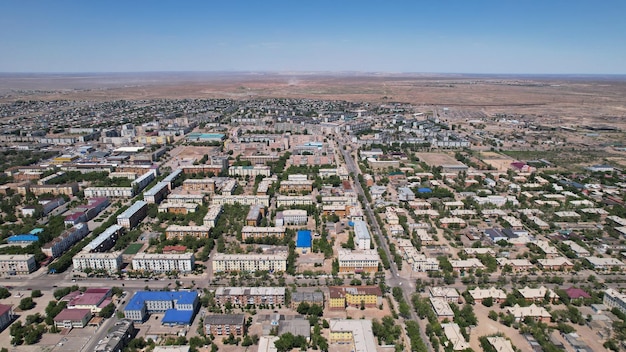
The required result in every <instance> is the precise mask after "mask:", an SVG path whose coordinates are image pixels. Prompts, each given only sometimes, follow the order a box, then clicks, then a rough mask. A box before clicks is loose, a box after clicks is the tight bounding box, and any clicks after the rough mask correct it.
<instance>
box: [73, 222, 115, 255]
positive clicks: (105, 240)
mask: <svg viewBox="0 0 626 352" xmlns="http://www.w3.org/2000/svg"><path fill="white" fill-rule="evenodd" d="M123 232H124V228H123V227H121V226H120V225H116V224H113V225H111V226H109V227H108V228H107V229H106V230H104V232H102V233H101V234H99V235H98V237H96V238H95V239H94V240H93V241H91V242H89V244H87V245H86V246H85V247H84V248H83V250H84V251H86V252H106V251H108V250H109V249H111V248H112V247H113V246H114V245H115V241H117V238H118V237H119V236H120V235H121V234H122V233H123Z"/></svg>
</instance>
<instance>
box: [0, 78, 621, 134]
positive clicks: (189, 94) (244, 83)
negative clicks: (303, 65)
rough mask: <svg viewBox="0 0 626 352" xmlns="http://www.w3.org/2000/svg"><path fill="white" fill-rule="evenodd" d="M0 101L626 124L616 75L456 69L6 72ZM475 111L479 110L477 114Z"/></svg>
mask: <svg viewBox="0 0 626 352" xmlns="http://www.w3.org/2000/svg"><path fill="white" fill-rule="evenodd" d="M0 78H1V79H0V82H1V83H0V94H4V95H3V96H0V103H1V102H7V101H14V100H16V99H19V98H28V99H42V100H54V99H69V100H112V99H129V100H136V99H158V98H171V99H178V98H227V99H250V98H266V97H283V98H310V99H321V100H347V101H371V102H379V103H385V102H405V103H411V104H414V105H423V106H440V107H446V106H447V107H466V108H471V110H475V111H479V112H483V113H484V114H486V115H491V114H494V113H507V114H520V115H524V114H527V115H528V114H530V115H536V116H537V117H538V118H541V119H545V121H546V122H547V123H549V122H550V121H554V122H556V123H565V122H568V121H569V122H572V123H576V124H589V123H591V122H593V121H597V122H601V123H605V124H618V125H620V126H622V127H626V119H624V118H623V117H625V116H626V104H625V101H626V99H625V98H626V80H624V79H623V77H617V76H616V77H587V78H584V77H558V76H555V77H529V76H524V77H514V76H510V77H497V76H481V77H471V76H461V75H457V76H454V75H439V76H437V75H429V76H427V75H417V74H413V75H410V74H404V75H371V74H370V75H368V74H359V75H356V74H351V75H350V74H344V75H323V74H315V75H313V74H310V75H303V74H259V73H238V74H232V73H231V74H220V73H178V74H175V73H169V74H168V73H144V74H110V75H82V76H79V75H5V76H2V77H0ZM476 116H479V115H476Z"/></svg>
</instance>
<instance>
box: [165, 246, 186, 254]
mask: <svg viewBox="0 0 626 352" xmlns="http://www.w3.org/2000/svg"><path fill="white" fill-rule="evenodd" d="M186 250H187V247H185V246H181V245H178V246H165V247H163V253H167V252H185V251H186Z"/></svg>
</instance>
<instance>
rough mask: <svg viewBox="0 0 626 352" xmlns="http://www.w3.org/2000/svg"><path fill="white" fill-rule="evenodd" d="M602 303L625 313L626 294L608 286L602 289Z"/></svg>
mask: <svg viewBox="0 0 626 352" xmlns="http://www.w3.org/2000/svg"><path fill="white" fill-rule="evenodd" d="M602 303H604V305H606V306H607V307H608V308H609V309H612V308H617V309H619V310H620V311H621V312H622V313H624V314H626V294H623V293H621V292H619V291H617V290H614V289H612V288H608V289H606V290H605V291H604V298H603V299H602Z"/></svg>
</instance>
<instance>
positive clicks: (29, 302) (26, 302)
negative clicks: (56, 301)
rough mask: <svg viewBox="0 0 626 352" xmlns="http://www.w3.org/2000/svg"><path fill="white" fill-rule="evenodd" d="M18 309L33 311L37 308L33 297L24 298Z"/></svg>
mask: <svg viewBox="0 0 626 352" xmlns="http://www.w3.org/2000/svg"><path fill="white" fill-rule="evenodd" d="M18 308H19V309H21V310H29V309H33V308H35V301H33V298H32V297H25V298H22V300H21V301H20V304H19V305H18Z"/></svg>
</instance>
